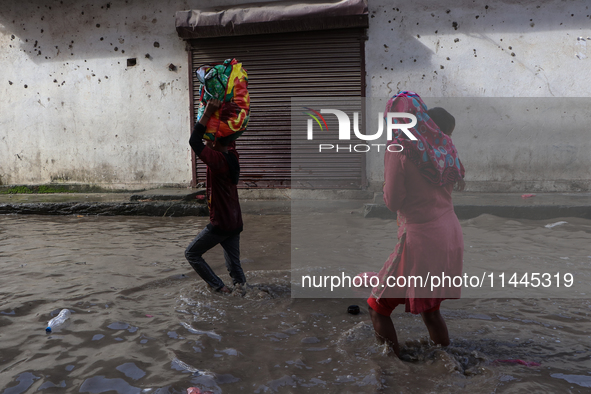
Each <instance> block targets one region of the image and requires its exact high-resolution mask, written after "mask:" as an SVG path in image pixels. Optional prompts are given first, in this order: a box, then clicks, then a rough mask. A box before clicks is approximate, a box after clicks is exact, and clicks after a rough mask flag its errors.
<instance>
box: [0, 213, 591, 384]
mask: <svg viewBox="0 0 591 394" xmlns="http://www.w3.org/2000/svg"><path fill="white" fill-rule="evenodd" d="M331 220H332V219H331V216H330V215H324V216H323V215H319V216H318V217H317V221H316V225H318V226H322V225H326V226H330V223H331ZM350 220H352V221H358V222H359V223H362V222H363V223H365V224H366V225H368V226H369V228H371V229H374V230H375V231H376V232H379V231H380V228H382V227H388V228H390V229H392V227H393V228H394V229H395V223H392V222H390V221H382V220H379V219H364V218H363V217H361V215H357V214H355V215H351V219H350ZM559 220H564V221H568V224H565V225H562V226H559V227H557V228H556V231H554V232H553V233H551V235H548V234H549V233H547V232H546V233H544V232H543V231H542V230H538V228H543V227H544V225H546V224H547V223H549V221H539V222H537V221H531V220H530V221H526V220H511V221H508V220H507V219H501V218H496V217H493V216H487V215H483V216H481V217H479V218H476V219H470V220H464V221H461V224H462V227H463V230H464V241H465V247H466V254H465V256H464V257H465V260H469V259H470V260H474V261H476V260H477V262H478V266H482V267H487V266H494V265H495V264H496V263H497V262H498V261H499V260H500V259H505V260H506V259H507V258H508V257H507V256H509V255H511V256H513V258H514V259H515V264H517V265H518V264H519V262H520V261H522V262H527V263H528V264H529V263H531V259H537V258H539V259H542V257H543V254H542V253H540V245H541V244H548V242H549V241H548V240H549V239H552V240H554V241H555V242H556V246H554V244H552V247H553V248H556V249H558V248H559V247H560V248H562V247H563V248H564V252H563V251H562V250H560V252H558V251H557V252H556V253H555V254H553V255H552V256H551V258H555V259H560V258H563V257H567V258H568V260H567V259H564V264H565V265H567V264H574V266H576V267H577V269H578V270H579V271H577V272H579V273H578V275H587V276H588V275H589V272H590V270H589V268H586V267H588V266H589V265H591V250H590V249H589V247H588V245H589V241H591V221H589V220H584V219H572V218H563V219H556V220H552V221H555V222H558V221H559ZM206 224H207V219H206V218H202V217H177V218H169V217H163V218H155V217H99V216H16V215H4V216H0V394H21V393H33V392H38V391H41V392H47V393H57V392H60V393H120V394H123V393H125V394H127V393H186V389H187V388H188V387H191V386H196V387H199V388H200V389H201V390H210V391H212V392H213V393H216V394H217V393H237V392H247V393H302V392H306V393H308V392H309V393H321V392H322V393H376V392H377V393H379V392H388V393H408V392H417V393H424V392H438V393H439V392H441V393H452V392H453V393H455V392H465V393H490V392H497V393H517V392H571V393H578V392H588V391H589V388H590V387H591V352H590V350H589V343H591V324H590V323H591V302H590V300H589V299H588V298H578V299H575V298H570V299H558V298H480V299H478V298H465V299H462V300H448V301H445V302H444V303H443V305H442V314H443V316H444V317H445V319H446V321H447V324H448V328H449V332H450V337H451V340H452V344H451V346H449V347H448V348H444V349H442V348H436V347H432V346H430V345H429V344H428V342H427V341H426V338H427V335H428V334H427V331H426V329H425V327H424V325H423V322H422V320H421V318H420V316H414V315H411V314H405V313H403V311H402V309H403V308H400V310H396V311H395V312H394V314H393V315H392V316H393V319H394V323H395V325H396V328H397V330H398V337H399V340H400V342H401V344H402V345H403V346H402V353H403V354H404V355H405V357H406V360H408V361H401V360H398V359H394V358H391V357H388V355H387V354H386V353H387V351H386V349H385V348H384V347H382V346H379V345H377V343H376V341H375V339H374V336H373V329H372V326H371V322H370V320H369V315H368V313H367V307H366V305H365V302H364V300H362V299H311V298H301V299H296V298H291V289H290V284H291V275H292V270H291V253H292V250H291V248H292V245H291V217H290V216H289V215H285V214H277V215H253V214H248V215H244V228H245V231H244V232H243V233H242V235H241V259H242V261H243V268H244V271H245V274H246V276H247V280H248V283H249V284H250V286H249V287H248V288H247V289H246V290H245V291H244V292H238V291H235V292H234V293H233V294H231V295H221V294H216V293H212V292H211V291H210V290H209V289H208V288H207V286H206V285H205V283H204V282H203V281H202V280H200V278H198V276H197V275H196V274H195V273H194V272H193V271H192V269H191V267H190V266H189V264H188V263H187V262H186V260H185V258H184V250H185V247H186V246H187V245H188V244H189V242H190V241H191V239H192V238H193V237H194V236H195V235H196V234H197V233H198V231H199V230H200V229H201V228H203V227H204V226H205V225H206ZM544 231H545V230H544ZM381 233H382V234H381V239H384V238H385V237H384V235H383V231H381ZM390 233H392V232H390ZM394 234H395V232H394ZM367 237H368V239H371V236H369V235H367ZM544 237H546V238H544ZM511 239H513V240H515V242H514V243H513V244H511V243H510V242H509V241H510V240H511ZM517 241H518V242H517ZM394 243H395V240H393V241H392V244H391V245H381V247H383V253H385V255H383V259H382V260H381V261H378V262H374V263H373V265H372V266H371V267H364V266H360V267H359V271H368V270H374V269H375V268H376V266H377V268H378V269H379V267H380V266H381V265H382V264H383V262H384V261H385V260H386V258H387V257H388V254H389V251H390V250H391V248H393V245H394ZM565 253H568V255H567V254H565ZM204 257H205V259H206V260H207V262H208V263H209V264H210V265H211V266H212V268H213V269H214V270H215V271H216V272H217V273H218V274H223V275H220V276H221V277H222V279H224V280H225V281H226V282H227V283H229V277H228V275H227V273H226V270H225V266H224V261H223V253H222V249H221V247H219V246H217V247H216V248H214V249H213V250H211V251H210V252H208V253H207V254H205V256H204ZM581 267H583V268H581ZM294 275H295V274H294ZM294 279H295V278H294ZM351 304H358V305H360V307H361V314H359V315H351V314H348V313H347V307H348V306H349V305H351ZM62 308H68V309H70V310H71V311H72V316H71V317H70V319H69V320H68V322H69V324H68V325H67V326H66V327H64V328H63V329H61V330H59V331H56V332H54V333H52V334H46V333H45V330H44V329H45V327H46V325H47V321H48V320H49V319H50V318H51V317H52V316H55V315H57V313H58V312H59V310H61V309H62ZM499 360H509V362H503V361H499ZM515 360H520V361H523V362H527V363H532V364H528V365H523V364H520V363H519V361H515Z"/></svg>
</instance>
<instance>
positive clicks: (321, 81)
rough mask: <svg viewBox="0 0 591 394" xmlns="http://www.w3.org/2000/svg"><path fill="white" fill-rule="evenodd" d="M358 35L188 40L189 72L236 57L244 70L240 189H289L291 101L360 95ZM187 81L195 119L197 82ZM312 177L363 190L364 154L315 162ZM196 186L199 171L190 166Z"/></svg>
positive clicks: (303, 34)
mask: <svg viewBox="0 0 591 394" xmlns="http://www.w3.org/2000/svg"><path fill="white" fill-rule="evenodd" d="M364 40H365V32H364V29H360V28H354V29H343V30H322V31H310V32H298V33H282V34H264V35H251V36H233V37H216V38H203V39H196V40H191V41H190V43H191V62H192V68H193V70H194V69H196V68H197V67H199V66H200V65H203V64H208V63H217V62H220V61H223V60H224V59H227V58H236V59H238V60H239V61H240V62H242V63H243V66H244V67H245V68H246V70H247V71H248V77H249V83H248V88H249V92H250V97H251V120H250V123H249V125H248V130H247V131H246V132H245V133H244V134H243V135H242V136H241V137H240V138H239V140H238V141H237V150H238V152H239V154H240V166H241V173H240V179H241V182H240V184H239V187H258V188H266V187H273V188H286V187H290V149H291V140H290V137H291V134H290V132H291V131H290V130H291V99H292V97H302V98H304V97H361V96H364V91H365V86H364V78H365V70H364V56H365V54H364ZM192 76H193V84H192V87H193V92H192V93H193V111H194V114H193V116H194V118H195V117H196V114H197V109H198V104H199V97H198V94H199V82H198V81H197V79H196V78H195V76H194V73H192ZM319 165H321V166H322V170H321V171H319V172H316V173H315V176H318V177H321V178H322V177H324V178H331V179H335V180H337V182H335V183H334V184H333V187H339V188H348V189H359V188H363V187H365V156H364V155H363V154H352V155H345V156H343V159H342V160H341V161H340V162H339V161H338V160H337V161H331V163H328V164H327V163H319ZM196 167H197V170H196V174H197V182H203V181H204V180H205V168H206V167H205V165H204V164H203V163H201V162H200V161H199V160H198V159H197V160H196Z"/></svg>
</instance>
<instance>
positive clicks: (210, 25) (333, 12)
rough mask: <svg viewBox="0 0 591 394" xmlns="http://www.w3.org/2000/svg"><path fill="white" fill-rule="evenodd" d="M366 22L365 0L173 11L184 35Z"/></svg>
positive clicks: (335, 26) (306, 28)
mask: <svg viewBox="0 0 591 394" xmlns="http://www.w3.org/2000/svg"><path fill="white" fill-rule="evenodd" d="M368 26H369V19H368V11H367V0H335V1H314V0H307V1H274V2H269V3H251V4H241V5H235V6H231V7H228V6H226V7H214V8H209V9H202V10H188V11H178V12H177V13H176V29H177V32H178V34H179V36H180V37H181V38H183V39H193V38H207V37H224V36H240V35H253V34H269V33H287V32H299V31H311V30H327V29H340V28H351V27H368Z"/></svg>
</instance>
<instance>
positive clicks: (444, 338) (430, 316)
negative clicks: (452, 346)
mask: <svg viewBox="0 0 591 394" xmlns="http://www.w3.org/2000/svg"><path fill="white" fill-rule="evenodd" d="M421 317H422V318H423V322H425V325H426V326H427V329H428V330H429V336H430V337H431V340H432V341H433V342H435V344H436V345H441V346H448V345H449V334H448V332H447V325H446V324H445V320H443V316H441V313H439V311H438V310H437V311H435V312H423V313H421Z"/></svg>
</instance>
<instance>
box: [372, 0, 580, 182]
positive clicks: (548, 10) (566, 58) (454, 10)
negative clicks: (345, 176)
mask: <svg viewBox="0 0 591 394" xmlns="http://www.w3.org/2000/svg"><path fill="white" fill-rule="evenodd" d="M586 4H589V3H588V2H577V1H560V0H547V1H540V2H521V1H514V0H510V1H487V0H476V1H472V0H470V1H464V0H460V1H453V2H452V1H445V2H440V1H439V2H437V1H432V0H417V1H413V2H403V1H397V2H392V1H387V0H370V1H369V11H370V27H369V30H368V36H369V40H368V42H367V44H366V68H367V96H368V97H374V98H377V97H391V96H392V95H394V94H395V93H396V92H397V91H399V90H412V91H415V92H417V93H418V94H419V95H421V97H423V98H424V99H425V102H426V103H427V105H429V106H432V105H433V103H434V102H435V100H430V99H429V97H433V98H448V97H460V98H483V97H522V98H534V97H552V98H556V100H560V98H565V97H586V98H588V97H590V92H591V91H590V90H589V86H591V72H590V67H591V59H589V58H588V57H585V52H586V50H585V49H584V48H582V47H581V43H582V42H581V41H577V38H578V37H581V36H582V37H584V38H587V37H591V10H589V9H588V8H589V7H588V6H587V5H586ZM454 22H455V24H454ZM586 42H587V41H585V43H586ZM588 44H589V46H590V48H589V53H588V54H587V56H591V42H589V43H588ZM577 54H578V55H579V56H576V55H577ZM469 101H470V100H468V102H469ZM472 101H473V103H474V105H473V107H474V108H472V109H471V111H470V110H469V109H468V108H469V107H470V106H469V105H464V106H463V107H462V106H460V107H458V109H457V110H456V112H455V113H453V114H454V115H455V116H456V119H457V120H458V125H457V128H456V131H455V132H454V138H453V139H454V142H455V144H456V146H457V147H458V149H459V151H460V156H461V157H462V159H463V161H464V164H465V166H466V169H467V180H468V186H469V187H470V188H471V189H472V190H488V191H518V190H519V191H521V190H536V191H571V190H572V191H577V190H591V181H590V179H589V178H590V177H589V171H588V169H589V168H591V154H589V152H590V149H591V144H590V141H591V138H590V131H589V128H588V127H586V125H585V122H583V120H584V119H586V118H587V116H586V114H585V113H584V108H585V106H584V105H582V104H584V103H578V104H577V105H578V107H577V109H576V110H575V109H574V108H572V107H570V115H571V116H570V117H566V116H564V117H562V118H561V119H560V122H559V123H558V124H555V125H552V127H550V126H549V125H548V124H547V123H545V122H541V120H540V116H532V117H531V119H530V121H531V124H530V125H529V127H525V128H518V129H514V128H512V126H511V123H504V124H502V125H500V124H495V123H491V121H495V120H496V121H498V120H499V119H501V118H502V116H496V115H498V114H496V115H495V114H494V111H501V110H507V111H509V110H511V111H513V110H514V109H513V108H504V109H503V104H501V102H500V101H497V103H496V108H495V105H493V108H491V107H487V105H489V104H490V102H489V103H488V104H486V103H485V102H484V101H482V100H481V101H479V100H477V99H475V100H472ZM561 101H563V100H561ZM441 102H442V103H445V102H446V101H445V100H442V101H441ZM447 103H450V104H449V105H451V102H450V101H449V100H448V101H447ZM520 103H521V105H524V106H526V105H527V103H528V100H527V99H524V100H521V101H520ZM533 103H534V101H531V102H530V104H533ZM538 103H539V102H538ZM588 103H589V105H591V100H589V101H588ZM443 105H445V104H443ZM544 105H546V106H548V107H549V108H551V107H556V106H558V105H564V106H567V104H566V103H558V102H557V101H552V100H551V101H550V102H546V104H544ZM567 108H569V107H567ZM477 111H480V114H479V116H475V113H477ZM576 111H578V112H576ZM516 113H518V112H513V113H512V115H513V114H516ZM506 114H507V113H506ZM577 114H578V115H579V116H578V119H576V120H575V118H576V117H577ZM501 115H502V114H501ZM524 115H525V113H524ZM538 115H540V113H538ZM556 116H557V117H558V114H557V115H556ZM497 123H498V122H497ZM558 131H559V132H560V137H559V135H557V132H558ZM477 141H478V142H477ZM524 157H529V158H528V159H527V160H526V159H524ZM368 176H369V179H370V181H371V183H372V186H373V187H375V188H379V186H380V185H381V182H382V180H383V155H372V156H370V157H368Z"/></svg>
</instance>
